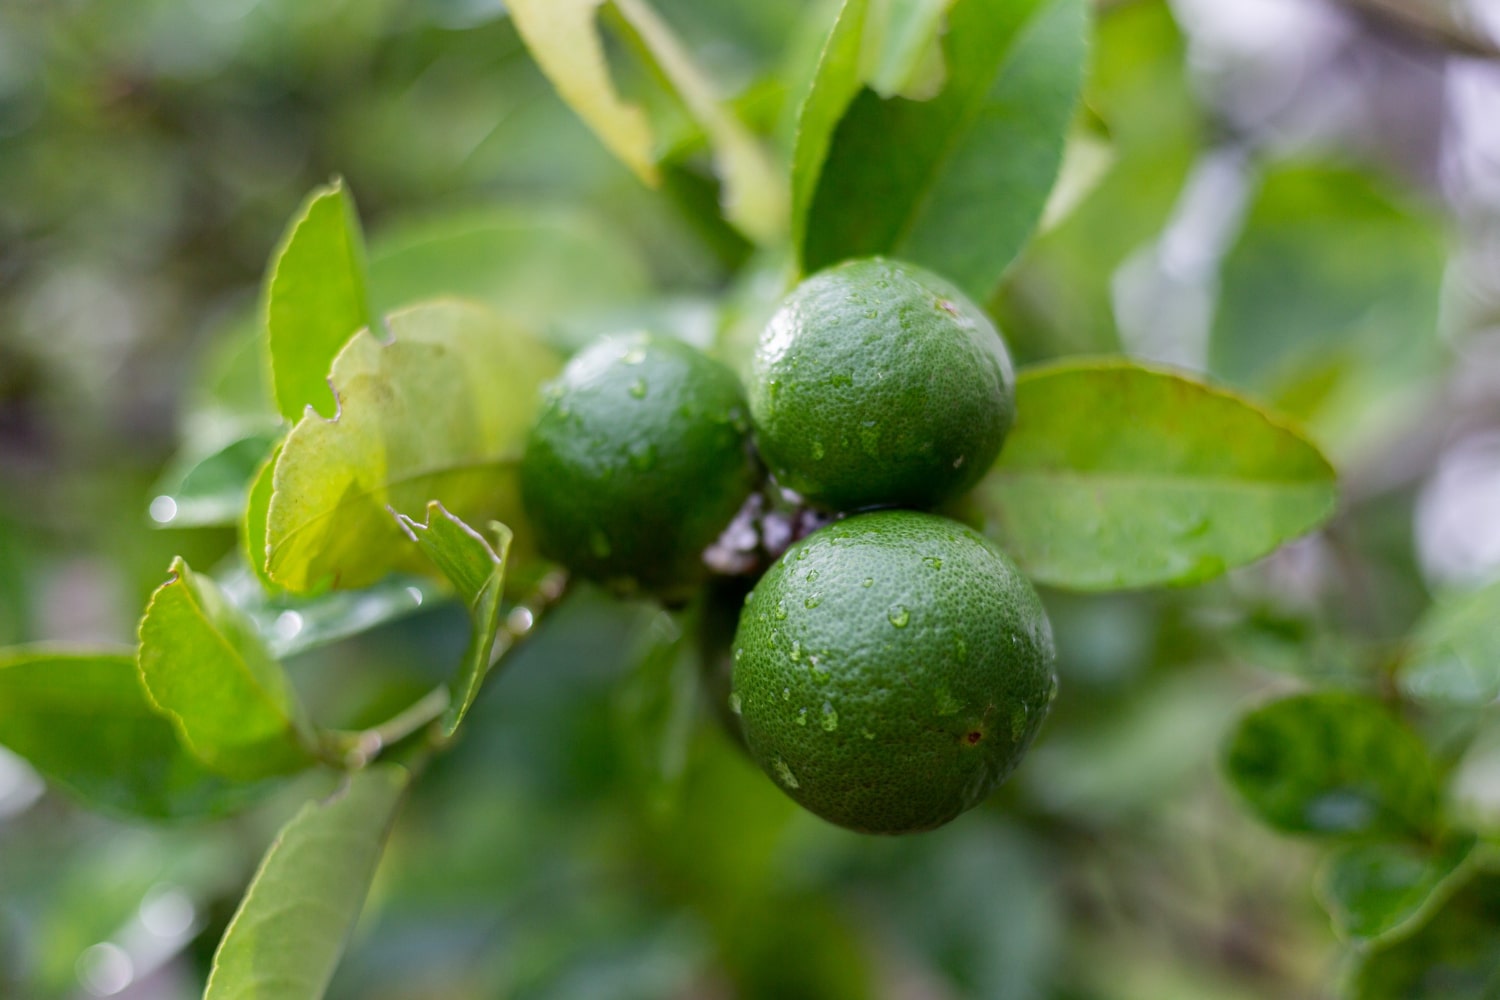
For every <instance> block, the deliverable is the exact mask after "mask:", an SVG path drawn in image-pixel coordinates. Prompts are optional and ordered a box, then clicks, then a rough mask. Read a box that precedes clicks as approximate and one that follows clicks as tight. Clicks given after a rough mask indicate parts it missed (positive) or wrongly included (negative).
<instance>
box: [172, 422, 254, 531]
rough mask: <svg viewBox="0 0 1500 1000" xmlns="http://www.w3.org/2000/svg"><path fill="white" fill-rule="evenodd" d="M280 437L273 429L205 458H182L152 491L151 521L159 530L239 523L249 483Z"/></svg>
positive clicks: (216, 450) (188, 454)
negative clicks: (160, 528)
mask: <svg viewBox="0 0 1500 1000" xmlns="http://www.w3.org/2000/svg"><path fill="white" fill-rule="evenodd" d="M278 437H280V433H279V432H278V431H276V430H263V431H257V432H253V433H250V434H247V435H245V436H243V437H238V438H236V439H234V440H233V441H231V442H229V443H228V444H225V445H223V446H222V447H219V448H216V449H214V450H213V451H211V452H209V453H208V454H206V455H198V454H193V453H191V452H188V453H185V454H183V455H182V456H180V457H179V458H178V459H177V460H175V461H174V462H173V463H172V465H171V466H169V467H168V468H167V470H166V471H165V472H163V473H162V477H161V479H159V480H158V481H157V483H156V485H155V486H153V487H152V490H151V495H152V497H153V499H152V501H151V509H150V514H151V520H152V522H153V523H154V524H155V525H156V526H157V527H162V528H199V527H204V526H206V525H220V524H235V523H236V522H238V521H239V520H240V518H241V516H242V515H243V514H244V510H245V500H246V495H247V493H248V492H249V488H250V485H251V482H252V480H253V479H254V477H255V474H256V472H257V470H258V469H259V468H260V465H261V463H262V462H263V461H264V460H265V457H266V455H267V454H268V453H269V452H270V451H271V449H272V448H273V447H274V446H275V444H276V440H277V438H278Z"/></svg>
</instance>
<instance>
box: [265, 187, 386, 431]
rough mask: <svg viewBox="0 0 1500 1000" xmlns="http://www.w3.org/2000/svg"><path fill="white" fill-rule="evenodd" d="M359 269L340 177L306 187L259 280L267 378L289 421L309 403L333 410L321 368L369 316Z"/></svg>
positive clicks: (352, 217)
mask: <svg viewBox="0 0 1500 1000" xmlns="http://www.w3.org/2000/svg"><path fill="white" fill-rule="evenodd" d="M365 271H366V266H365V247H364V237H363V235H362V234H361V232H360V228H359V215H358V212H357V211H356V210H355V207H354V198H353V196H352V195H350V194H349V192H348V190H347V189H346V188H345V187H344V184H343V182H342V181H334V182H333V183H332V184H329V185H327V186H326V187H321V188H318V189H317V190H315V191H313V193H312V194H310V195H308V197H307V200H306V201H304V202H303V203H302V207H301V208H300V209H299V210H298V212H297V215H296V216H295V218H294V219H293V220H292V223H291V225H290V226H289V227H288V228H287V231H286V234H285V235H284V236H283V237H282V238H281V244H280V245H279V246H278V247H277V249H276V252H275V253H274V254H273V255H272V257H271V270H270V276H269V278H268V279H267V282H266V295H265V303H266V304H265V309H266V335H267V341H268V343H269V344H270V351H271V382H272V386H273V388H274V390H275V394H276V406H277V408H278V409H279V410H280V411H281V414H282V416H284V417H286V418H287V419H288V420H296V419H298V418H299V417H301V416H302V414H303V411H304V410H306V409H307V407H309V406H311V407H312V408H313V409H315V410H317V411H318V412H320V413H325V414H326V413H329V412H332V405H331V404H332V402H333V400H332V398H331V397H330V396H329V393H328V367H329V365H330V364H332V362H333V359H334V356H335V355H336V354H338V352H339V349H340V348H342V347H343V346H344V344H346V343H348V341H349V338H350V337H352V336H354V333H355V331H357V330H360V329H362V328H364V327H367V326H369V325H370V324H371V322H372V320H373V313H372V312H371V310H370V297H369V291H368V288H367V285H368V281H367V278H366V274H365Z"/></svg>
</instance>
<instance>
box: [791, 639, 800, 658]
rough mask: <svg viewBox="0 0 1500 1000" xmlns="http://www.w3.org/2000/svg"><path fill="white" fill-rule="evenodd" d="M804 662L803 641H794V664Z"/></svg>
mask: <svg viewBox="0 0 1500 1000" xmlns="http://www.w3.org/2000/svg"><path fill="white" fill-rule="evenodd" d="M801 660H802V640H800V639H793V640H792V662H793V663H798V662H800V661H801Z"/></svg>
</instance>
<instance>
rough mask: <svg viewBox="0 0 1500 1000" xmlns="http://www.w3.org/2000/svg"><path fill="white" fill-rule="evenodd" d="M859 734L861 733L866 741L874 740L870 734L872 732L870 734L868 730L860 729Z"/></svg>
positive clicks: (873, 735) (873, 736) (872, 734)
mask: <svg viewBox="0 0 1500 1000" xmlns="http://www.w3.org/2000/svg"><path fill="white" fill-rule="evenodd" d="M860 733H861V734H862V735H863V736H864V738H865V739H867V740H873V739H874V738H875V734H874V733H872V732H870V730H868V729H861V730H860Z"/></svg>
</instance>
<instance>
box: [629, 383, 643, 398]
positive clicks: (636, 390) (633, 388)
mask: <svg viewBox="0 0 1500 1000" xmlns="http://www.w3.org/2000/svg"><path fill="white" fill-rule="evenodd" d="M630 394H631V395H632V396H634V397H635V398H636V399H645V398H646V380H645V379H643V378H638V379H636V380H635V381H634V382H632V383H630Z"/></svg>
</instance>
